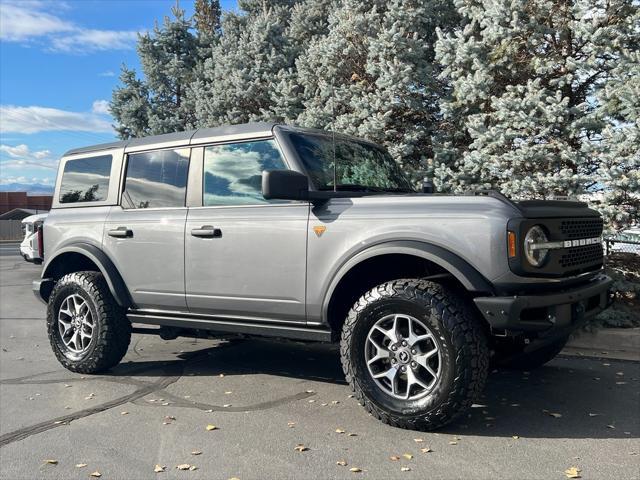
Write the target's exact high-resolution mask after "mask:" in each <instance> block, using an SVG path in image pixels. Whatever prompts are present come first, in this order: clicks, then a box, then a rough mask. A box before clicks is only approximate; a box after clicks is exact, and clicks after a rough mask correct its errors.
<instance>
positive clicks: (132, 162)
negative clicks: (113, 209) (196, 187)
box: [122, 148, 190, 208]
mask: <svg viewBox="0 0 640 480" xmlns="http://www.w3.org/2000/svg"><path fill="white" fill-rule="evenodd" d="M189 153H190V149H188V148H181V149H177V150H158V151H155V152H144V153H133V154H130V155H129V156H128V157H129V159H128V162H127V174H126V177H125V181H124V191H123V192H122V206H123V207H124V208H158V207H184V198H185V194H186V191H187V173H188V170H189Z"/></svg>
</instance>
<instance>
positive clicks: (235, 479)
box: [229, 477, 240, 480]
mask: <svg viewBox="0 0 640 480" xmlns="http://www.w3.org/2000/svg"><path fill="white" fill-rule="evenodd" d="M229 480H240V479H239V478H238V477H231V478H230V479H229Z"/></svg>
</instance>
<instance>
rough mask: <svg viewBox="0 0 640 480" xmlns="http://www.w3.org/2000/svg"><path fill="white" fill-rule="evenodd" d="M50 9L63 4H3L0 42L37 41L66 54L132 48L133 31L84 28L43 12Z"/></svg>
mask: <svg viewBox="0 0 640 480" xmlns="http://www.w3.org/2000/svg"><path fill="white" fill-rule="evenodd" d="M52 6H55V7H61V6H64V4H60V3H44V2H41V1H28V0H23V1H20V2H18V1H15V0H14V1H6V0H5V1H4V2H3V3H2V5H0V39H2V40H4V41H7V42H20V43H33V42H37V41H40V42H41V43H42V44H43V45H45V46H46V48H47V49H49V50H53V51H62V52H67V53H86V52H91V51H101V50H127V49H131V48H133V47H134V45H135V41H136V38H137V33H138V32H136V31H131V30H97V29H90V28H85V27H82V26H80V25H77V24H75V23H73V22H70V21H67V20H64V19H62V18H60V17H59V16H57V15H55V14H53V13H51V12H49V11H47V9H49V8H51V7H52ZM58 10H59V8H58Z"/></svg>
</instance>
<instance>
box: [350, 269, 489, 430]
mask: <svg viewBox="0 0 640 480" xmlns="http://www.w3.org/2000/svg"><path fill="white" fill-rule="evenodd" d="M387 312H397V313H402V314H407V315H411V316H413V317H414V318H416V319H419V320H420V321H422V322H424V324H425V325H427V326H428V327H429V329H430V330H431V331H432V332H433V334H434V335H435V336H436V338H437V340H438V341H439V342H440V344H441V346H442V357H441V358H442V362H443V363H442V368H443V371H442V374H441V376H440V379H439V380H438V382H437V383H436V385H435V386H434V387H433V389H432V390H431V391H430V392H429V393H428V395H427V396H425V397H422V398H419V399H417V400H413V401H409V400H398V399H395V398H392V397H391V396H389V395H388V394H386V393H385V392H384V391H382V390H381V389H380V388H379V387H378V386H377V385H376V383H375V381H374V380H373V379H372V377H371V375H370V374H369V372H368V370H367V367H366V361H365V358H364V350H363V349H364V342H365V339H366V336H367V332H368V331H369V329H370V327H371V326H372V325H373V324H375V322H376V321H377V320H378V319H379V318H380V317H381V316H382V315H385V314H387ZM340 353H341V359H342V367H343V370H344V373H345V376H346V379H347V381H348V382H349V385H350V386H351V389H352V390H353V392H354V394H355V397H356V398H357V399H358V401H359V402H360V404H361V405H362V406H364V407H365V409H366V410H367V411H368V412H369V413H371V414H372V415H373V416H374V417H376V418H377V419H379V420H381V421H382V422H384V423H387V424H389V425H392V426H395V427H400V428H407V429H412V430H433V429H437V428H439V427H442V426H443V425H445V424H447V423H449V422H451V421H452V420H454V419H455V418H456V417H458V416H459V415H460V414H462V413H463V412H464V411H465V410H466V409H467V408H468V407H470V406H471V404H472V403H473V402H474V400H476V399H477V398H478V397H479V395H480V393H481V392H482V390H483V388H484V384H485V381H486V378H487V373H488V368H489V349H488V346H487V336H486V334H485V332H484V331H483V329H482V326H481V324H480V321H479V320H478V317H477V314H476V313H475V310H474V307H473V305H472V304H470V302H469V301H468V300H467V299H466V298H465V296H464V294H463V292H460V291H459V290H456V289H454V288H451V287H447V286H444V285H440V284H438V283H434V282H430V281H425V280H420V279H400V280H394V281H390V282H387V283H383V284H382V285H379V286H377V287H375V288H373V289H372V290H370V291H369V292H367V293H366V294H364V295H363V296H362V297H361V298H360V299H359V300H358V301H357V302H356V304H355V305H354V306H353V308H352V309H351V310H350V311H349V314H348V316H347V319H346V321H345V323H344V325H343V328H342V338H341V342H340Z"/></svg>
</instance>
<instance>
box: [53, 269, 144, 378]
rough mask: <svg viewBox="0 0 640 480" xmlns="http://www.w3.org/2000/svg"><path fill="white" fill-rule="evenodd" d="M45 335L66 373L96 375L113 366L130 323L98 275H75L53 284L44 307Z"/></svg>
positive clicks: (122, 352)
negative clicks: (45, 317)
mask: <svg viewBox="0 0 640 480" xmlns="http://www.w3.org/2000/svg"><path fill="white" fill-rule="evenodd" d="M47 333H48V335H49V342H50V343H51V348H52V349H53V353H54V354H55V356H56V358H57V359H58V361H59V362H60V363H61V364H62V365H63V366H64V367H65V368H67V369H68V370H71V371H72V372H79V373H100V372H102V371H104V370H107V369H109V368H111V367H113V366H115V365H117V364H118V363H119V362H120V360H122V357H124V355H125V353H127V348H128V347H129V342H130V341H131V322H129V320H128V319H127V317H126V315H125V312H124V309H123V308H122V307H120V306H119V305H118V304H117V303H116V301H115V299H114V298H113V296H112V295H111V292H110V291H109V287H108V286H107V282H106V281H105V279H104V277H103V276H102V274H101V273H99V272H75V273H70V274H68V275H65V276H64V277H62V278H61V279H60V280H58V282H57V283H56V285H55V287H54V289H53V291H52V292H51V296H50V297H49V303H48V306H47Z"/></svg>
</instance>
